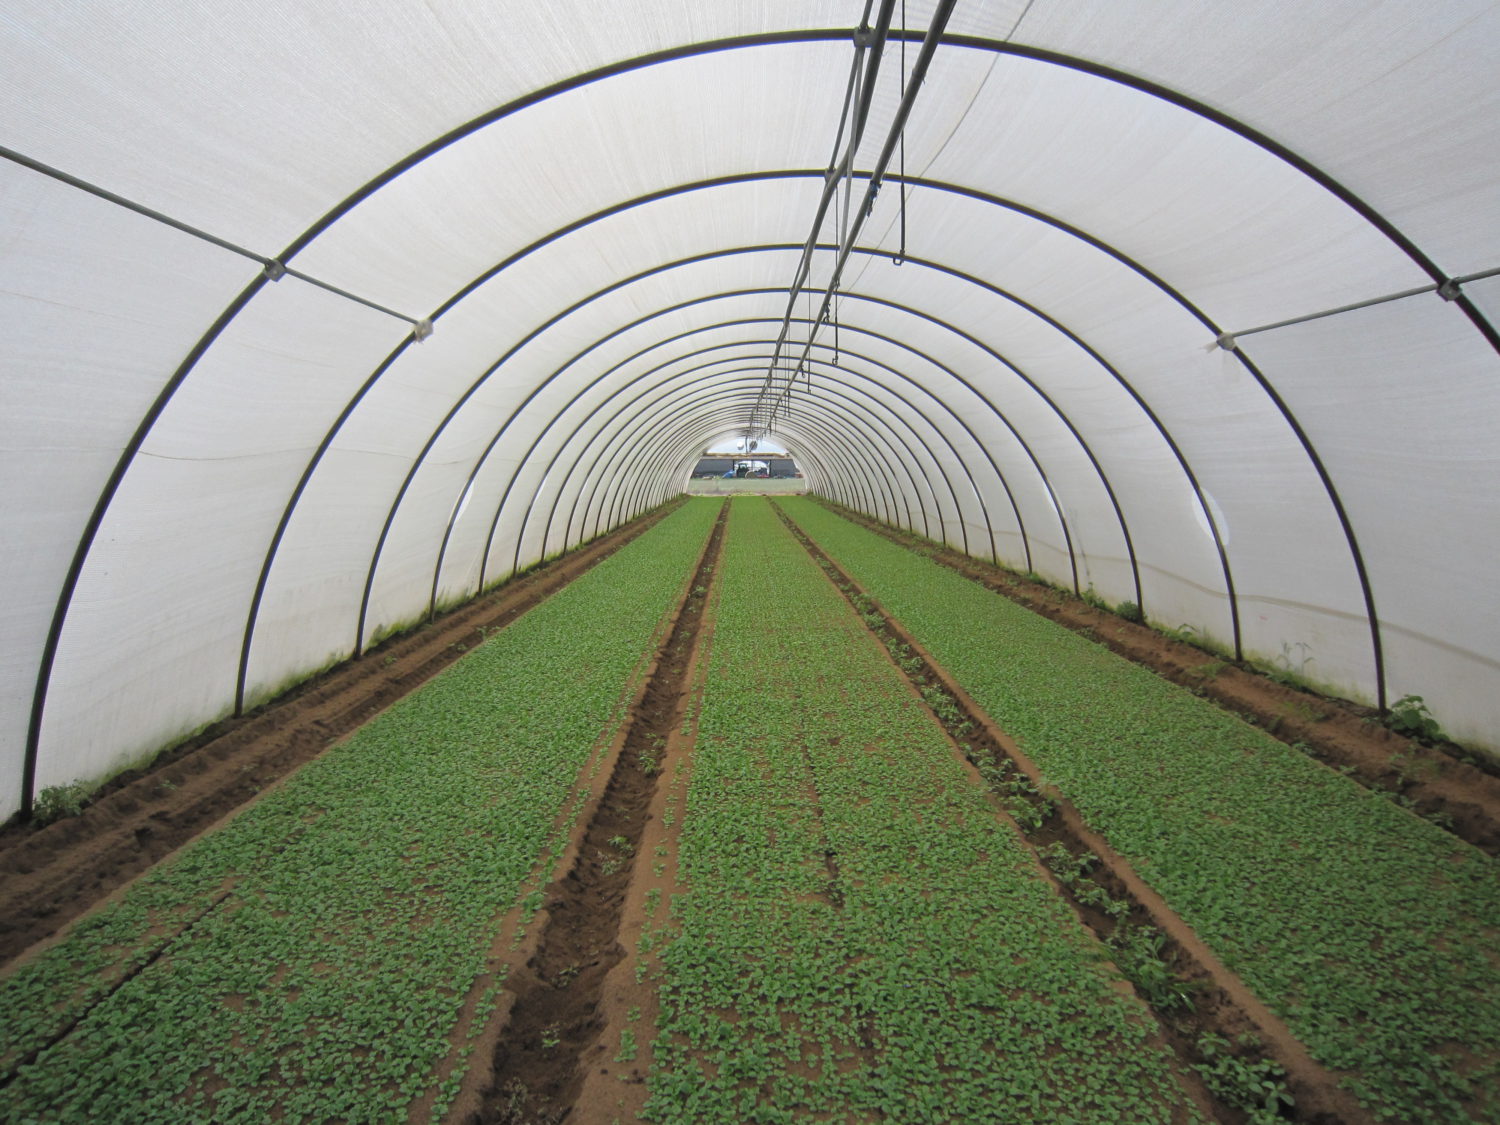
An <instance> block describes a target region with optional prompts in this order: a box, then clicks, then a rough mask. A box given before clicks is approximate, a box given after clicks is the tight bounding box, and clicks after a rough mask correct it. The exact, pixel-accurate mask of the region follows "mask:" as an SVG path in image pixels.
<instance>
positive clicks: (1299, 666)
mask: <svg viewBox="0 0 1500 1125" xmlns="http://www.w3.org/2000/svg"><path fill="white" fill-rule="evenodd" d="M813 499H814V500H815V501H817V502H818V503H820V504H822V505H823V506H825V507H827V508H829V509H831V510H833V511H835V512H837V513H838V514H839V515H841V516H843V517H844V518H845V519H848V520H851V521H852V522H854V523H857V524H860V525H861V526H864V527H867V528H869V529H870V530H872V531H875V532H878V533H879V534H882V535H885V536H887V537H889V538H892V539H895V540H896V541H898V542H901V543H902V545H903V546H906V547H908V548H910V549H911V550H913V551H914V552H915V553H916V554H919V555H921V556H923V557H924V558H929V559H931V560H932V561H933V562H936V563H940V564H942V565H945V566H946V565H948V560H949V558H950V556H951V555H952V554H953V553H954V550H953V548H952V547H950V546H948V545H947V544H944V543H940V542H938V541H937V540H935V539H929V538H927V537H926V536H923V535H918V534H917V533H916V532H910V531H902V530H900V529H897V528H891V527H888V526H887V525H885V524H882V523H880V522H879V521H878V520H874V519H872V518H871V517H869V516H867V515H865V514H864V513H863V512H858V511H855V510H854V509H852V508H846V507H844V506H843V505H841V504H837V503H834V502H832V501H829V500H826V499H824V498H823V497H819V496H814V497H813ZM965 557H966V558H967V556H965ZM971 561H979V560H971ZM991 565H993V566H994V567H995V569H996V570H998V571H999V572H1000V575H1001V577H1000V578H999V579H998V582H999V584H1000V585H1003V586H1005V587H1006V588H1007V589H1008V590H1010V591H1013V592H1014V591H1016V590H1017V589H1018V586H1019V583H1020V582H1023V581H1024V582H1027V583H1030V584H1031V585H1034V586H1038V587H1041V588H1042V589H1044V590H1046V591H1048V592H1049V593H1050V594H1053V595H1056V596H1060V597H1063V598H1069V597H1077V598H1078V600H1079V601H1081V602H1083V603H1084V604H1085V605H1087V606H1090V607H1091V608H1093V609H1097V610H1099V611H1101V612H1103V613H1111V614H1114V615H1115V616H1116V617H1119V618H1122V619H1123V620H1125V621H1129V622H1132V623H1134V624H1142V625H1148V626H1149V627H1150V628H1151V629H1153V630H1154V631H1156V632H1158V633H1160V634H1161V635H1162V636H1164V637H1169V638H1171V639H1172V640H1174V641H1179V642H1181V643H1182V644H1187V645H1192V646H1193V647H1194V648H1196V649H1199V650H1200V651H1202V652H1205V653H1208V654H1209V655H1210V656H1215V657H1217V658H1218V659H1216V660H1213V661H1210V662H1209V663H1207V664H1204V665H1202V666H1200V668H1199V669H1196V670H1195V671H1197V673H1198V674H1199V675H1201V676H1202V677H1204V678H1205V679H1212V678H1213V677H1214V676H1215V675H1217V674H1218V673H1219V672H1220V671H1222V670H1223V669H1224V668H1226V667H1230V666H1233V667H1237V668H1240V669H1241V670H1242V671H1247V672H1255V673H1258V674H1260V675H1262V676H1265V677H1266V678H1267V679H1268V680H1270V681H1272V682H1273V683H1277V684H1281V685H1282V686H1283V687H1289V688H1293V689H1295V690H1297V691H1301V692H1304V693H1306V694H1308V695H1311V696H1314V697H1316V698H1318V699H1323V700H1326V698H1327V697H1326V696H1324V694H1323V693H1322V692H1320V691H1318V689H1317V688H1316V687H1315V686H1314V685H1313V683H1312V680H1311V678H1310V677H1309V674H1308V671H1307V667H1308V665H1309V664H1311V663H1312V662H1313V658H1312V657H1310V656H1309V655H1308V646H1307V645H1306V644H1303V643H1301V642H1298V643H1296V644H1290V643H1284V644H1283V645H1282V646H1281V652H1280V653H1279V654H1277V655H1276V657H1275V658H1274V659H1271V660H1269V661H1241V662H1236V661H1234V660H1233V659H1232V658H1231V657H1230V656H1229V655H1228V653H1227V652H1226V651H1224V650H1223V649H1222V647H1221V646H1219V645H1218V644H1217V643H1216V642H1215V641H1214V640H1213V638H1212V637H1210V636H1208V635H1207V634H1206V633H1204V632H1202V631H1201V630H1200V629H1198V628H1196V627H1194V626H1193V625H1190V624H1186V623H1184V624H1181V625H1178V626H1177V627H1176V628H1164V627H1158V626H1155V625H1150V623H1149V622H1147V621H1146V620H1145V617H1144V615H1143V614H1142V612H1141V607H1140V606H1139V605H1137V604H1136V603H1135V602H1133V601H1121V602H1111V601H1110V600H1109V599H1108V598H1106V597H1105V596H1104V595H1103V594H1101V593H1099V591H1098V590H1096V589H1095V588H1094V585H1093V583H1090V584H1089V585H1088V586H1086V587H1084V588H1083V589H1082V590H1080V591H1079V592H1078V593H1077V594H1076V595H1075V594H1074V593H1073V592H1072V591H1071V590H1068V589H1066V588H1064V587H1062V586H1059V585H1058V584H1057V583H1056V582H1054V581H1052V579H1050V578H1047V577H1046V576H1045V575H1042V574H1038V573H1037V572H1036V571H1034V570H1015V569H1013V568H1011V567H1008V566H1006V565H1005V564H1004V563H1001V562H998V561H997V562H995V563H993V564H991ZM992 588H994V587H992ZM1083 632H1084V633H1085V634H1086V635H1090V636H1093V637H1095V638H1096V639H1097V634H1096V633H1095V632H1094V630H1093V629H1092V627H1089V628H1086V629H1084V630H1083ZM1294 650H1296V651H1295V652H1294ZM1195 694H1200V695H1201V694H1203V693H1202V691H1201V690H1200V691H1197V692H1195ZM1365 721H1366V722H1369V723H1378V724H1379V725H1381V726H1383V727H1385V728H1386V729H1387V730H1390V731H1392V732H1394V733H1395V734H1398V735H1400V736H1401V737H1403V738H1409V739H1411V740H1412V741H1413V742H1417V743H1420V744H1421V745H1423V746H1429V747H1437V746H1446V747H1448V748H1450V749H1454V750H1457V751H1459V754H1458V757H1459V758H1460V759H1461V760H1462V761H1464V762H1467V763H1468V764H1470V765H1474V766H1477V767H1481V768H1483V767H1484V766H1485V763H1484V762H1483V760H1482V759H1476V758H1474V757H1473V756H1472V755H1469V754H1468V753H1466V752H1464V751H1463V748H1462V747H1460V746H1457V745H1456V744H1455V743H1454V742H1453V740H1452V738H1451V736H1449V734H1448V733H1447V732H1446V731H1444V730H1443V727H1442V724H1441V723H1440V722H1439V721H1438V719H1437V717H1436V716H1435V715H1433V713H1432V710H1431V709H1430V708H1429V707H1428V705H1427V703H1426V701H1425V700H1424V699H1423V698H1422V697H1421V696H1420V695H1404V696H1402V697H1401V698H1400V699H1398V700H1396V701H1395V702H1394V703H1392V704H1390V705H1389V706H1388V707H1387V709H1386V711H1385V713H1384V714H1381V715H1372V716H1370V717H1369V718H1367V719H1366V720H1365ZM1266 729H1267V730H1268V731H1269V732H1270V733H1271V734H1275V733H1276V730H1275V727H1274V726H1271V725H1267V727H1266ZM1295 745H1296V746H1297V747H1298V748H1300V749H1307V748H1306V747H1305V746H1304V745H1303V744H1302V743H1297V744H1295Z"/></svg>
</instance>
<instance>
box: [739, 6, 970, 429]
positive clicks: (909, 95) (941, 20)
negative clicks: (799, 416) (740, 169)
mask: <svg viewBox="0 0 1500 1125" xmlns="http://www.w3.org/2000/svg"><path fill="white" fill-rule="evenodd" d="M956 3H957V0H939V2H938V6H937V10H936V11H934V12H933V14H932V23H931V24H930V25H929V26H928V28H927V34H926V35H925V36H924V37H923V39H922V49H921V50H920V51H919V52H918V53H917V61H916V65H915V66H913V67H912V72H911V77H910V78H909V79H908V80H907V83H906V88H905V89H904V90H903V91H902V93H901V105H900V106H899V107H898V108H897V110H896V117H895V120H893V121H892V122H891V127H890V131H889V132H888V133H887V134H886V138H885V147H884V148H882V149H881V151H880V159H879V160H878V161H876V163H875V168H874V170H873V171H871V173H870V180H869V183H868V184H867V185H866V187H865V194H864V198H863V199H861V200H860V205H859V207H858V209H857V210H856V211H855V215H854V221H853V222H852V223H851V224H850V225H849V228H848V230H846V231H844V232H843V237H842V238H841V239H840V240H839V250H838V256H837V258H835V260H834V264H833V276H832V277H830V278H829V280H828V288H827V289H826V290H825V291H824V293H823V301H822V304H821V305H820V306H819V308H818V312H817V315H816V316H814V317H813V318H812V319H813V327H812V330H811V331H810V332H809V333H808V338H807V342H806V343H805V344H804V345H803V348H802V354H801V356H799V357H798V360H797V362H796V363H795V364H793V367H794V368H795V369H797V370H801V368H802V366H803V365H804V364H805V363H806V362H807V357H808V354H809V353H810V352H811V351H812V345H813V341H814V340H815V339H816V338H817V331H818V326H819V325H821V324H823V323H825V322H826V321H827V320H828V316H829V310H830V309H831V308H832V306H833V300H834V295H835V294H836V293H837V292H838V288H839V280H840V278H841V277H842V276H843V272H844V264H845V263H846V262H847V261H848V260H849V255H850V254H851V253H853V251H854V247H855V245H856V244H857V243H858V241H859V235H860V232H861V231H862V230H863V229H864V225H865V220H866V219H868V218H869V217H870V212H871V210H873V208H874V205H875V196H876V195H877V194H878V193H879V191H880V184H881V181H882V180H883V179H884V178H885V173H886V170H887V169H888V168H889V167H890V163H891V158H892V157H893V156H894V155H895V153H896V147H897V145H898V144H899V143H900V140H901V137H902V135H903V133H904V132H905V130H906V121H907V119H908V118H909V117H910V116H911V111H912V107H913V106H914V105H915V104H916V100H917V92H918V91H919V90H921V88H922V83H923V81H925V80H926V77H927V70H928V67H930V66H931V65H932V59H933V56H934V55H936V54H937V47H938V41H939V40H940V39H941V38H942V35H943V31H944V29H946V28H947V26H948V19H949V17H950V16H951V15H952V14H953V8H954V5H955V4H956ZM882 14H884V12H883V11H882ZM872 65H873V64H872ZM851 152H852V150H851ZM816 233H817V232H816V230H814V234H816ZM796 299H797V288H796V287H795V286H794V287H793V290H792V293H791V301H792V302H795V301H796ZM783 335H785V331H784V330H783ZM770 384H771V372H769V371H768V372H767V373H766V389H767V390H769V389H770ZM793 386H794V382H792V381H788V383H787V385H786V387H785V388H783V389H782V391H781V393H780V394H779V395H777V396H776V397H775V399H774V400H773V401H772V402H771V403H770V404H769V407H768V408H763V407H762V404H761V401H760V400H757V403H756V407H755V411H754V412H753V413H752V414H751V419H750V420H751V426H752V428H753V427H754V425H755V419H756V417H757V415H760V416H761V417H763V418H764V419H765V421H764V422H763V423H762V427H763V428H769V425H770V423H771V422H772V421H774V420H775V417H776V412H777V410H778V409H779V408H780V406H781V404H782V403H783V402H784V401H785V400H786V399H787V398H788V397H789V396H790V395H791V393H792V388H793ZM763 409H765V413H764V414H762V413H761V412H762V410H763Z"/></svg>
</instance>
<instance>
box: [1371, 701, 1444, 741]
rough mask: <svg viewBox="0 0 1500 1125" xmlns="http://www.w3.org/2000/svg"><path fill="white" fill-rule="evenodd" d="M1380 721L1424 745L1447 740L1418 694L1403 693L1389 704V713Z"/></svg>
mask: <svg viewBox="0 0 1500 1125" xmlns="http://www.w3.org/2000/svg"><path fill="white" fill-rule="evenodd" d="M1382 721H1383V722H1384V723H1385V725H1386V726H1387V727H1389V728H1390V729H1391V730H1393V731H1395V732H1396V733H1397V734H1400V735H1405V736H1406V737H1407V738H1412V739H1415V740H1416V741H1418V742H1420V743H1422V744H1423V745H1426V746H1432V745H1434V744H1436V743H1438V742H1446V741H1447V740H1448V736H1447V735H1446V734H1444V733H1443V728H1442V727H1441V726H1440V725H1439V724H1438V721H1437V720H1436V719H1435V718H1433V717H1432V712H1431V711H1429V710H1428V709H1427V704H1426V703H1424V702H1423V701H1422V697H1421V696H1420V695H1403V696H1402V697H1401V698H1400V699H1398V700H1396V702H1395V703H1392V704H1391V709H1390V712H1389V714H1387V715H1386V716H1385V718H1384V719H1383V720H1382Z"/></svg>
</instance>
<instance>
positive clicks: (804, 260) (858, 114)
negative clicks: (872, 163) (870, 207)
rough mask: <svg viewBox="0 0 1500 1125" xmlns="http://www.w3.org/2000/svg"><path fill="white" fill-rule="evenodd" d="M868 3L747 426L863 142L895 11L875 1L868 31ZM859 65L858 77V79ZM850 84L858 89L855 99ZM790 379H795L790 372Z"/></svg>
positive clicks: (887, 2) (768, 385) (889, 2)
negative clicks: (819, 188) (817, 193)
mask: <svg viewBox="0 0 1500 1125" xmlns="http://www.w3.org/2000/svg"><path fill="white" fill-rule="evenodd" d="M872 4H873V0H865V10H864V13H863V14H862V15H861V16H860V20H859V27H858V28H856V29H855V32H854V59H853V60H852V61H851V62H850V64H849V81H848V83H847V85H846V86H845V87H844V106H843V109H841V110H840V111H839V129H838V133H837V134H836V135H835V136H834V138H833V152H832V154H831V155H830V156H829V158H828V170H827V171H826V172H825V173H824V179H823V194H822V196H821V197H820V198H819V199H818V210H817V214H816V215H815V216H814V217H813V223H812V230H811V231H809V232H808V235H807V241H806V242H804V243H803V244H802V256H801V258H800V259H799V260H798V262H797V270H796V272H795V274H794V275H793V277H792V284H791V286H790V288H788V290H787V301H786V312H785V313H784V314H783V315H782V318H781V332H780V334H779V335H778V336H777V338H776V347H775V348H774V349H773V351H772V353H771V355H772V359H771V365H770V367H768V368H767V369H766V381H765V385H764V386H763V387H762V388H761V393H760V395H758V396H757V397H756V401H755V406H754V407H753V408H752V409H751V412H750V424H751V426H752V427H753V426H754V424H755V415H756V413H757V412H758V411H759V410H760V406H761V402H762V401H763V400H764V398H765V396H766V395H767V394H769V393H770V392H771V389H772V386H773V383H772V380H773V377H774V372H775V370H776V364H777V359H778V358H779V357H780V355H781V350H782V348H784V347H785V346H786V342H787V341H786V337H787V333H788V332H789V331H791V325H792V314H793V312H795V311H796V304H797V296H798V294H800V293H801V291H802V286H803V284H804V283H805V282H806V281H807V275H808V273H809V272H810V271H811V270H812V260H813V253H814V251H815V250H816V248H817V244H818V235H819V233H820V232H821V231H822V229H823V220H824V219H825V218H827V217H828V208H829V206H830V205H831V204H832V203H833V201H834V198H835V197H836V196H837V195H838V190H839V184H840V183H841V182H844V181H846V180H847V179H848V177H849V175H850V173H851V172H852V171H853V168H854V158H855V156H856V155H857V154H858V152H859V146H860V143H861V142H862V141H863V140H864V135H865V123H866V122H867V121H868V120H869V117H870V107H871V105H873V104H874V100H875V82H876V79H877V78H879V76H880V58H881V55H882V54H884V51H885V43H886V39H887V37H888V36H889V35H890V31H891V18H892V16H893V14H894V12H895V10H896V0H881V4H880V12H879V14H878V15H877V16H876V17H875V27H874V28H873V30H872V29H871V27H870V7H871V5H872ZM867 49H869V50H871V51H872V53H871V55H870V62H869V65H868V66H864V59H865V52H866V50H867ZM862 67H863V76H861V68H862ZM856 86H857V87H858V88H859V90H858V94H857V95H856V93H855V87H856ZM851 105H852V107H853V112H852V116H851ZM846 126H848V143H847V145H845V147H844V152H843V156H842V157H841V156H840V155H839V145H840V144H843V143H844V131H845V127H846ZM792 377H795V373H794V375H793V376H792Z"/></svg>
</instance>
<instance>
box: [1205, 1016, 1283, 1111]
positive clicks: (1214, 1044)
mask: <svg viewBox="0 0 1500 1125" xmlns="http://www.w3.org/2000/svg"><path fill="white" fill-rule="evenodd" d="M1239 1045H1240V1046H1241V1047H1247V1048H1253V1047H1257V1046H1259V1041H1258V1040H1257V1039H1256V1038H1255V1037H1254V1036H1253V1035H1249V1034H1246V1035H1241V1036H1240V1038H1239ZM1198 1051H1199V1053H1201V1054H1202V1055H1203V1060H1204V1061H1203V1062H1201V1063H1199V1064H1197V1065H1196V1066H1194V1067H1193V1069H1194V1070H1196V1071H1197V1072H1198V1073H1199V1074H1201V1075H1202V1076H1203V1080H1204V1081H1205V1082H1207V1083H1208V1088H1209V1089H1210V1090H1212V1091H1213V1092H1214V1094H1215V1095H1216V1096H1217V1097H1219V1098H1222V1099H1223V1100H1224V1101H1226V1102H1228V1103H1229V1104H1230V1105H1232V1106H1235V1107H1236V1108H1238V1109H1242V1110H1244V1111H1245V1112H1246V1113H1247V1114H1248V1115H1249V1121H1250V1122H1251V1125H1274V1123H1275V1122H1277V1121H1281V1120H1283V1118H1282V1116H1281V1110H1282V1107H1284V1106H1288V1107H1289V1106H1291V1105H1292V1104H1293V1103H1292V1095H1291V1093H1290V1091H1288V1090H1287V1088H1286V1082H1285V1081H1284V1079H1285V1078H1286V1070H1285V1069H1283V1067H1282V1066H1281V1064H1280V1063H1277V1062H1273V1061H1272V1060H1270V1059H1251V1058H1245V1057H1242V1056H1239V1055H1236V1054H1234V1053H1233V1052H1232V1051H1231V1050H1230V1045H1229V1040H1227V1039H1225V1038H1223V1037H1222V1036H1219V1035H1214V1034H1213V1033H1212V1032H1208V1033H1205V1034H1204V1035H1203V1036H1202V1037H1201V1038H1200V1039H1199V1040H1198Z"/></svg>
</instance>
